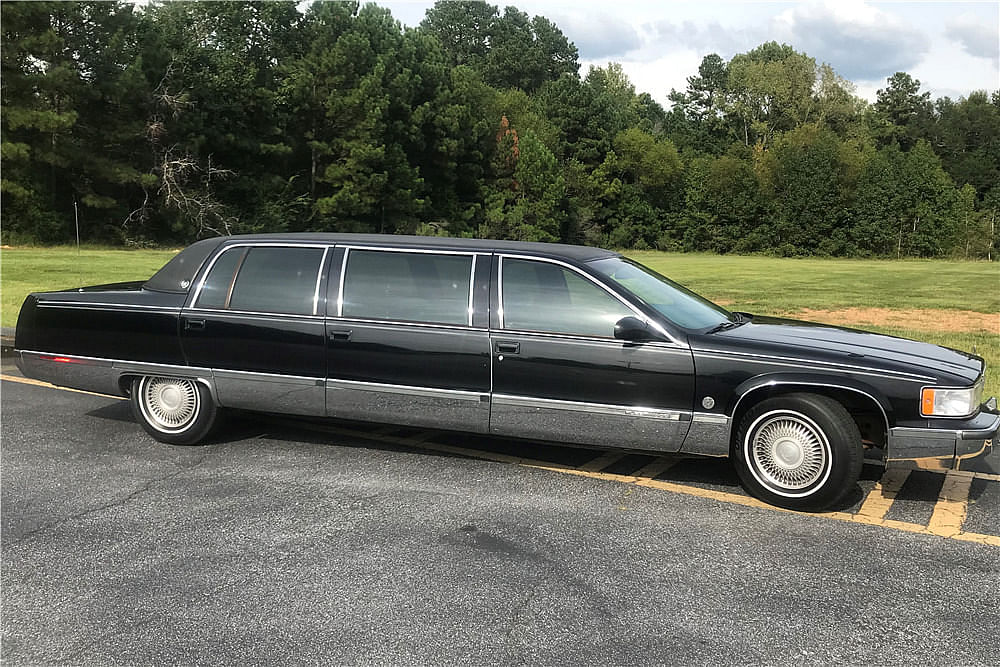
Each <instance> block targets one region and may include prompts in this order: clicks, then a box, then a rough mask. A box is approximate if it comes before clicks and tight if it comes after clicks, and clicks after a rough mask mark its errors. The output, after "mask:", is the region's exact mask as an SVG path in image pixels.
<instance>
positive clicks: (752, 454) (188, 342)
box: [15, 234, 1000, 509]
mask: <svg viewBox="0 0 1000 667" xmlns="http://www.w3.org/2000/svg"><path fill="white" fill-rule="evenodd" d="M15 346H16V349H17V357H18V358H17V362H18V366H19V368H20V369H21V371H22V372H23V373H24V375H25V376H27V377H32V378H37V379H41V380H47V381H49V382H52V383H54V384H57V385H61V386H66V387H73V388H77V389H84V390H89V391H95V392H102V393H107V394H116V395H127V396H130V397H131V402H132V406H133V409H134V412H135V416H136V418H137V419H138V421H139V422H140V423H141V424H142V426H143V428H145V430H146V431H148V432H149V434H150V435H152V436H153V437H154V438H156V439H158V440H161V441H163V442H167V443H175V444H193V443H197V442H199V441H201V440H203V439H204V438H205V437H206V436H207V435H208V433H209V431H210V430H211V429H212V426H213V423H214V422H215V420H216V416H217V414H218V412H219V410H222V409H230V408H233V409H243V410H257V411H266V412H276V413H284V414H294V415H310V416H328V417H335V418H345V419H355V420H368V421H379V422H387V423H394V424H403V425H411V426H426V427H433V428H441V429H457V430H463V431H473V432H478V433H491V434H496V435H502V436H511V437H517V438H530V439H540V440H552V441H560V442H570V443H577V444H584V445H600V446H604V447H621V448H634V449H641V450H655V451H661V452H681V453H690V454H701V455H709V456H730V457H731V458H732V460H733V462H734V463H735V465H736V467H737V470H738V472H739V476H740V479H741V480H742V482H743V484H744V485H745V486H746V488H747V489H748V490H749V491H750V492H751V493H753V494H754V495H756V496H758V497H760V498H762V499H764V500H767V501H769V502H771V503H774V504H778V505H782V506H786V507H792V508H798V509H820V508H824V507H828V506H830V505H831V504H833V503H835V502H837V501H838V499H840V498H841V497H842V496H843V494H844V493H845V492H847V491H848V490H849V489H852V488H855V485H856V481H857V479H858V476H859V474H860V470H861V465H862V459H863V456H864V452H865V450H866V449H867V450H871V452H870V455H872V456H881V457H882V458H883V459H884V460H885V461H886V462H888V463H892V462H897V461H913V460H919V459H926V458H930V457H933V458H936V459H937V460H938V461H939V462H941V463H944V464H945V465H949V466H951V465H955V464H956V463H957V462H958V461H961V460H962V459H965V458H969V457H971V456H975V455H977V454H980V453H983V452H984V451H985V450H986V449H987V448H988V447H989V446H990V445H992V439H993V438H994V437H995V435H996V433H997V430H998V425H1000V413H998V410H997V403H996V399H990V400H989V401H987V402H984V401H983V396H982V394H983V372H984V368H985V363H984V361H983V359H982V358H980V357H978V356H976V355H974V354H967V353H964V352H959V351H956V350H951V349H947V348H943V347H938V346H936V345H930V344H926V343H919V342H914V341H909V340H903V339H899V338H893V337H890V336H883V335H877V334H872V333H866V332H863V331H855V330H850V329H844V328H838V327H831V326H821V325H816V324H810V323H807V322H799V321H792V320H784V319H776V318H771V317H762V316H759V315H750V314H748V313H739V312H729V311H727V310H725V309H724V308H721V307H719V306H717V305H715V304H713V303H711V302H710V301H708V300H706V299H704V298H702V297H700V296H698V295H696V294H694V293H693V292H691V291H689V290H687V289H685V288H684V287H681V286H680V285H678V284H676V283H674V282H672V281H670V280H668V279H667V278H664V277H663V276H661V275H658V274H657V273H655V272H653V271H651V270H649V269H647V268H645V267H643V266H641V265H640V264H637V263H635V262H632V261H630V260H628V259H625V258H624V257H622V256H621V255H619V254H617V253H614V252H610V251H607V250H601V249H599V248H589V247H578V246H567V245H556V244H540V243H518V242H513V241H479V240H469V239H439V238H425V237H406V236H378V235H352V234H289V235H254V236H232V237H223V238H213V239H207V240H203V241H199V242H197V243H195V244H193V245H191V246H189V247H188V248H186V249H185V250H183V251H181V252H180V253H179V254H178V255H177V256H176V257H174V258H173V259H172V260H170V262H168V263H167V264H166V265H165V266H164V267H163V268H162V269H161V270H160V271H159V272H157V273H156V275H154V276H153V277H152V278H150V279H149V280H147V281H145V282H135V283H120V284H114V285H100V286H96V287H82V288H79V289H73V290H66V291H58V292H45V293H38V294H32V295H30V296H29V297H28V298H27V299H26V300H25V303H24V305H23V307H22V309H21V313H20V317H19V319H18V322H17V334H16V342H15ZM987 441H990V442H987ZM525 447H530V445H528V444H526V445H525Z"/></svg>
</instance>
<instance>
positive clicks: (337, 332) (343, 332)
mask: <svg viewBox="0 0 1000 667" xmlns="http://www.w3.org/2000/svg"><path fill="white" fill-rule="evenodd" d="M329 335H330V340H340V341H348V340H351V330H350V329H330V331H329Z"/></svg>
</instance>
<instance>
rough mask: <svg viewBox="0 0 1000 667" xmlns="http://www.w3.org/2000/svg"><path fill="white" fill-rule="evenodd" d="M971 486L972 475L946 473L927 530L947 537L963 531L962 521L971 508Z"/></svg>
mask: <svg viewBox="0 0 1000 667" xmlns="http://www.w3.org/2000/svg"><path fill="white" fill-rule="evenodd" d="M971 486H972V478H971V477H966V476H965V475H953V474H951V473H950V472H949V473H948V474H947V475H945V477H944V484H943V485H942V486H941V492H940V493H939V494H938V500H937V503H935V505H934V513H933V514H931V520H930V521H928V522H927V530H929V531H930V532H932V533H934V534H935V535H943V536H945V537H953V536H954V535H957V534H958V533H960V532H962V523H963V522H964V521H965V515H966V512H967V511H968V509H969V488H970V487H971Z"/></svg>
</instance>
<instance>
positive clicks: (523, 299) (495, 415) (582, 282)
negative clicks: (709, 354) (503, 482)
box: [490, 255, 694, 451]
mask: <svg viewBox="0 0 1000 667" xmlns="http://www.w3.org/2000/svg"><path fill="white" fill-rule="evenodd" d="M495 282H496V284H498V286H499V290H498V294H497V300H498V302H499V308H498V312H497V315H496V317H495V318H494V321H493V326H492V328H491V332H490V337H491V350H492V355H493V397H492V410H491V415H490V431H491V432H492V433H495V434H498V435H507V436H516V437H523V438H539V439H546V440H556V441H566V442H576V443H587V444H594V445H601V446H608V447H627V448H637V449H654V450H662V451H677V450H678V449H680V446H681V443H682V441H683V440H684V436H685V435H686V434H687V430H688V427H689V425H690V423H691V422H690V419H691V414H692V412H691V410H692V400H693V394H694V363H693V359H692V356H691V350H690V349H689V348H688V347H686V346H684V345H682V344H680V343H675V342H667V341H663V342H661V341H657V342H650V343H630V342H625V341H621V340H616V339H615V338H614V325H615V323H616V322H617V321H618V320H620V319H621V318H623V317H626V316H628V315H632V316H639V317H644V316H643V315H642V314H641V313H638V312H637V311H635V309H633V308H632V307H631V306H630V305H629V304H627V303H625V302H624V301H622V300H621V299H619V298H618V297H617V296H616V295H614V294H613V293H612V292H611V291H610V290H609V289H608V288H606V287H604V286H603V285H601V284H600V283H598V282H597V281H595V280H592V279H591V278H589V277H588V276H587V275H586V274H585V273H584V272H582V271H580V270H579V269H577V268H576V267H572V266H570V265H568V264H564V263H562V262H558V261H556V260H543V259H538V258H530V259H529V258H522V257H518V256H511V255H507V256H502V257H500V261H499V269H498V271H497V275H496V277H495Z"/></svg>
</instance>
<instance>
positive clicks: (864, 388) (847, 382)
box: [728, 372, 895, 435]
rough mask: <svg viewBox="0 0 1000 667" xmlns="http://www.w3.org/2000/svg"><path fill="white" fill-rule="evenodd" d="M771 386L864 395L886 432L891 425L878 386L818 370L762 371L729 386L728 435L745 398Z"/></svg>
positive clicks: (891, 417) (889, 412)
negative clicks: (731, 392)
mask: <svg viewBox="0 0 1000 667" xmlns="http://www.w3.org/2000/svg"><path fill="white" fill-rule="evenodd" d="M774 387H794V388H801V389H802V390H803V391H808V389H809V387H817V388H822V389H837V390H842V391H850V392H854V393H856V394H859V395H861V396H863V397H865V398H866V399H867V400H868V401H869V402H871V403H872V404H874V406H875V407H877V408H878V410H879V412H880V413H881V414H882V418H883V419H884V421H885V429H886V433H888V431H889V428H890V427H891V425H892V424H894V423H895V416H894V413H893V409H892V403H891V402H890V401H889V399H888V397H886V396H885V394H884V393H882V392H881V391H880V390H879V389H878V388H876V387H873V386H872V385H870V384H867V383H865V382H861V381H860V380H856V379H854V378H849V377H843V376H837V375H824V374H820V373H796V372H791V373H765V374H762V375H756V376H754V377H752V378H748V379H747V380H745V381H744V382H742V383H741V384H739V385H737V386H736V388H735V389H733V395H732V400H731V402H730V403H729V405H730V406H731V407H730V410H729V415H728V416H729V418H730V421H729V425H730V435H731V434H732V429H733V428H735V427H736V426H735V424H734V422H735V420H736V418H737V417H738V416H739V414H740V410H741V408H745V407H746V405H747V403H746V401H747V400H750V399H752V398H753V395H754V393H755V392H758V391H762V390H766V389H770V388H774Z"/></svg>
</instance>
